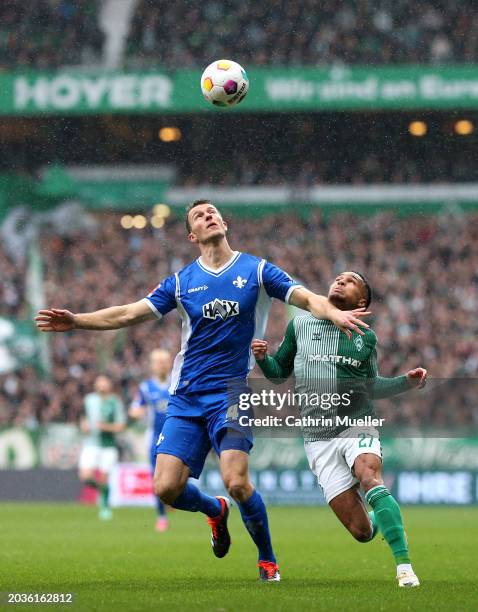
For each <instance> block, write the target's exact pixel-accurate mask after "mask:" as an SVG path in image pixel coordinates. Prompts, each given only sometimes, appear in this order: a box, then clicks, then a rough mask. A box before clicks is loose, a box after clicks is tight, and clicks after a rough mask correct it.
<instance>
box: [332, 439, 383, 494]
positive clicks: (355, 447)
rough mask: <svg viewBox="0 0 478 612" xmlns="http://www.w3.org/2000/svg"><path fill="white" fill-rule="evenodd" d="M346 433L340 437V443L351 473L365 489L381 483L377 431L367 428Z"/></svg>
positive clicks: (380, 454)
mask: <svg viewBox="0 0 478 612" xmlns="http://www.w3.org/2000/svg"><path fill="white" fill-rule="evenodd" d="M347 434H348V435H347V436H346V437H344V438H341V445H342V449H343V453H344V457H345V460H346V462H347V465H348V466H349V467H350V469H351V470H352V473H353V474H354V475H355V477H356V478H357V480H358V481H359V482H360V484H361V486H362V487H363V488H364V489H365V490H368V489H369V488H371V487H373V486H376V485H378V484H381V483H382V482H383V481H382V476H381V471H382V446H381V444H380V437H379V433H378V431H377V430H376V429H373V428H368V429H363V430H361V431H358V432H357V431H355V430H350V432H347Z"/></svg>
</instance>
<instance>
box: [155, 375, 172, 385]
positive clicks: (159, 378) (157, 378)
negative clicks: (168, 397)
mask: <svg viewBox="0 0 478 612" xmlns="http://www.w3.org/2000/svg"><path fill="white" fill-rule="evenodd" d="M153 379H154V380H155V381H156V382H158V383H160V384H161V385H164V384H165V383H166V382H168V375H167V374H165V375H164V376H157V375H156V374H153Z"/></svg>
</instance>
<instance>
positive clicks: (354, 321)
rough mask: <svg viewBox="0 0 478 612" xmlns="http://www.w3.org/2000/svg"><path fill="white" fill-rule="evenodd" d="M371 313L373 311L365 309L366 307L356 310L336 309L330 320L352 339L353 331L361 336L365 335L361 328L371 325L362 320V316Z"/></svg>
mask: <svg viewBox="0 0 478 612" xmlns="http://www.w3.org/2000/svg"><path fill="white" fill-rule="evenodd" d="M371 314H372V313H371V311H369V310H365V308H356V309H355V310H338V309H335V312H334V313H333V314H332V315H331V317H330V320H331V321H332V323H333V324H334V325H336V326H337V327H338V328H339V329H340V331H343V332H344V334H345V335H346V336H347V338H348V339H349V340H351V339H352V331H355V332H357V333H358V334H360V335H361V336H363V335H364V332H363V331H362V330H361V329H360V328H361V327H365V329H368V328H369V326H368V325H367V323H365V321H362V320H361V318H360V317H367V316H369V315H371Z"/></svg>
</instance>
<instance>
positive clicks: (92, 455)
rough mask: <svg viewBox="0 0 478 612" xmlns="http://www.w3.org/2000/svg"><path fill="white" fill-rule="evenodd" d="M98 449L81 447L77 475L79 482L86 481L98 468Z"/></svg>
mask: <svg viewBox="0 0 478 612" xmlns="http://www.w3.org/2000/svg"><path fill="white" fill-rule="evenodd" d="M99 450H100V449H99V448H97V447H96V446H83V448H82V449H81V452H80V457H79V460H78V473H79V475H80V478H81V480H87V479H88V478H92V477H93V476H94V472H95V470H96V469H97V468H98V461H99V456H98V453H99Z"/></svg>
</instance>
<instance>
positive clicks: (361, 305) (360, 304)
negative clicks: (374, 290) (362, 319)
mask: <svg viewBox="0 0 478 612" xmlns="http://www.w3.org/2000/svg"><path fill="white" fill-rule="evenodd" d="M366 303H367V300H366V299H365V298H364V297H362V298H360V299H359V301H358V302H357V308H365V304H366Z"/></svg>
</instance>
